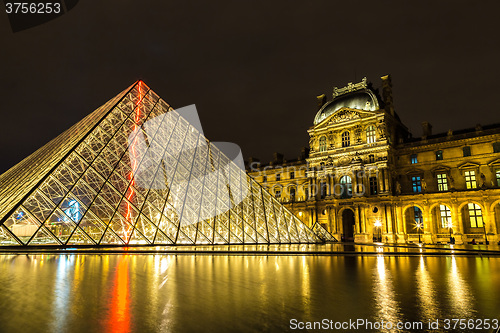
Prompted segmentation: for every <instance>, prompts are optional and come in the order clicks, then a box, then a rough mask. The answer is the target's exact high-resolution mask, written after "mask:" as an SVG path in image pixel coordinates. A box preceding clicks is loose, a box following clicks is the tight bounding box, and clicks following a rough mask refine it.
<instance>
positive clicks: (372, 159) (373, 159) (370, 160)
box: [368, 155, 375, 163]
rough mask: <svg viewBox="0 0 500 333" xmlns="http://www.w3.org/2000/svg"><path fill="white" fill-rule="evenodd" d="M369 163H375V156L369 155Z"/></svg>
mask: <svg viewBox="0 0 500 333" xmlns="http://www.w3.org/2000/svg"><path fill="white" fill-rule="evenodd" d="M368 161H369V163H375V155H368Z"/></svg>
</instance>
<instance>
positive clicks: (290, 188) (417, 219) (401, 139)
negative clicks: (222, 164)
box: [248, 76, 500, 244]
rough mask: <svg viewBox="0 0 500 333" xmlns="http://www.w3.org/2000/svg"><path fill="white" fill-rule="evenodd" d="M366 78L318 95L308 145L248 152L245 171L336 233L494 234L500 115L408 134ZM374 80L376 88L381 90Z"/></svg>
mask: <svg viewBox="0 0 500 333" xmlns="http://www.w3.org/2000/svg"><path fill="white" fill-rule="evenodd" d="M381 79H382V85H381V89H374V88H373V86H372V84H371V83H368V82H367V80H366V78H364V79H363V80H362V81H361V82H359V83H356V84H353V83H349V84H348V85H347V86H346V87H343V88H337V87H335V88H334V90H333V99H332V100H331V101H328V102H327V101H326V98H325V95H321V96H318V107H319V111H318V112H317V114H316V116H315V118H314V122H313V126H312V127H311V128H309V130H308V133H309V137H310V140H309V149H308V154H307V151H303V153H302V155H301V156H300V157H299V158H298V159H297V160H293V161H286V160H284V159H283V156H282V155H280V154H275V158H274V160H273V161H272V162H270V163H269V164H261V163H260V162H259V161H257V160H255V159H251V160H250V161H249V163H248V173H249V174H250V175H251V176H252V177H254V178H255V180H257V181H258V182H259V183H261V185H262V186H264V187H265V188H266V189H268V190H269V191H270V192H271V193H272V194H274V196H275V197H276V198H277V199H278V200H280V201H281V202H283V203H284V204H285V205H286V207H287V208H289V209H290V210H291V211H292V212H293V213H294V214H295V215H296V216H297V217H298V218H299V219H301V220H302V221H303V222H305V223H306V224H307V225H309V226H312V225H313V224H314V223H315V222H318V223H320V224H321V225H323V226H324V227H325V228H326V229H328V230H329V231H330V232H331V233H332V234H333V235H334V236H335V237H336V238H337V239H338V240H344V241H354V242H371V241H373V240H378V241H382V242H390V243H407V242H414V243H416V242H425V243H447V242H450V241H451V242H455V243H456V244H462V243H470V242H472V241H475V242H477V243H486V242H497V241H499V240H500V238H499V235H498V233H499V229H500V124H497V125H491V126H480V125H476V126H475V128H470V129H465V130H460V131H452V130H450V131H448V132H447V133H440V134H434V135H433V134H432V126H431V125H430V124H429V123H427V122H424V123H423V124H422V126H423V136H422V137H420V138H413V137H412V136H411V135H410V133H409V131H408V128H407V127H406V126H405V125H404V124H403V123H402V122H401V120H400V118H399V117H398V114H397V113H396V112H395V110H394V106H393V102H392V83H391V78H390V76H383V77H382V78H381ZM379 90H381V93H380V92H379Z"/></svg>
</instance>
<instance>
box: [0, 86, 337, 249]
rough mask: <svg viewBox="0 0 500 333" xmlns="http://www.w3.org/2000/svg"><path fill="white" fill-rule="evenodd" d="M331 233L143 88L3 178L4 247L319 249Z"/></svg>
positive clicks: (0, 224) (0, 229) (0, 232)
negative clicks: (305, 219) (306, 220)
mask: <svg viewBox="0 0 500 333" xmlns="http://www.w3.org/2000/svg"><path fill="white" fill-rule="evenodd" d="M323 230H324V229H323ZM323 230H321V232H320V234H321V238H320V237H318V236H317V235H316V234H315V232H313V231H312V230H311V229H309V228H308V227H307V226H306V225H305V224H303V223H302V222H301V221H300V220H299V219H298V218H297V217H295V216H294V215H293V214H292V213H291V212H290V211H289V210H287V209H286V208H285V207H283V205H281V204H280V203H279V202H278V201H277V200H276V199H275V198H274V197H273V196H271V195H270V194H269V193H268V192H266V191H265V190H264V189H263V188H262V187H261V186H260V185H259V184H258V183H256V182H255V181H254V180H253V179H252V178H250V177H249V176H248V175H247V174H246V173H245V171H244V169H242V168H241V167H239V166H238V165H237V164H236V163H234V162H233V160H231V159H230V158H229V157H227V156H226V155H225V154H224V153H223V152H222V151H221V149H219V148H218V146H217V145H215V144H213V143H211V142H210V141H208V140H207V139H206V138H205V136H204V135H203V133H202V131H200V128H199V127H198V126H193V125H192V124H191V123H190V122H189V121H187V120H186V118H185V117H184V116H182V114H180V113H179V112H178V111H176V110H174V109H173V108H171V107H170V106H169V105H168V104H167V103H166V102H165V101H163V100H162V99H161V98H159V97H158V95H156V94H155V93H154V92H153V91H152V90H151V89H149V87H148V86H146V85H145V84H144V83H143V82H142V81H138V82H136V83H135V84H133V85H132V86H130V87H129V88H127V89H126V90H124V91H123V92H121V93H120V94H118V95H117V96H116V97H114V98H113V99H111V100H110V101H108V102H107V103H106V104H104V105H103V106H101V107H100V108H98V109H97V110H95V111H94V112H92V113H91V114H89V115H88V116H87V117H85V118H84V119H83V120H81V121H80V122H78V123H77V124H76V125H74V126H73V127H71V128H70V129H68V130H67V131H65V132H64V133H62V134H61V135H59V136H58V137H57V138H55V139H53V140H52V141H50V142H49V143H48V144H46V145H45V146H43V147H42V148H40V149H39V150H37V151H36V152H35V153H33V154H32V155H30V156H29V157H27V158H26V159H24V160H23V161H21V162H20V163H19V164H17V165H16V166H14V167H13V168H11V169H10V170H8V171H7V172H5V173H4V174H3V175H1V176H0V245H3V246H6V245H7V246H8V245H23V246H24V245H28V246H29V245H37V246H40V245H59V246H61V245H62V246H65V245H71V246H74V245H91V246H92V245H123V246H125V245H139V244H143V245H180V244H260V243H262V244H271V243H275V244H276V243H277V244H279V243H314V242H321V240H322V239H325V237H328V236H327V235H329V234H328V233H326V234H327V235H326V236H325V232H326V230H324V231H323ZM330 236H331V235H330Z"/></svg>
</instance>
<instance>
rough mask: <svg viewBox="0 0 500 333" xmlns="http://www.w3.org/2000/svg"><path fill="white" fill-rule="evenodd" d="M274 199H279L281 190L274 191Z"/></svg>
mask: <svg viewBox="0 0 500 333" xmlns="http://www.w3.org/2000/svg"><path fill="white" fill-rule="evenodd" d="M274 197H275V198H276V199H281V190H276V191H274Z"/></svg>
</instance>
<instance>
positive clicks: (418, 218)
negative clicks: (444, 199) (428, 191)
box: [413, 206, 424, 226]
mask: <svg viewBox="0 0 500 333" xmlns="http://www.w3.org/2000/svg"><path fill="white" fill-rule="evenodd" d="M413 216H414V217H415V223H421V224H422V226H423V224H424V218H423V217H422V210H420V208H418V207H417V206H413Z"/></svg>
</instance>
